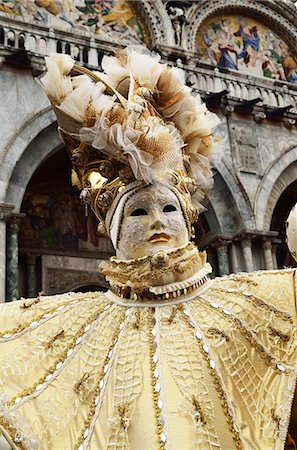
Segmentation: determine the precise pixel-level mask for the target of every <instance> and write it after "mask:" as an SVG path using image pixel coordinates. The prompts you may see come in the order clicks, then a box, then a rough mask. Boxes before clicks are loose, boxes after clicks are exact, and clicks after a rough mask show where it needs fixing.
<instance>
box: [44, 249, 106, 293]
mask: <svg viewBox="0 0 297 450" xmlns="http://www.w3.org/2000/svg"><path fill="white" fill-rule="evenodd" d="M98 263H99V260H96V259H90V258H76V257H68V256H53V255H43V256H42V291H43V292H44V293H45V294H46V295H53V294H57V293H63V292H68V291H71V290H74V289H76V288H77V287H78V286H84V285H98V290H100V286H101V287H107V283H106V281H105V279H104V277H103V276H102V275H101V274H100V273H99V271H98Z"/></svg>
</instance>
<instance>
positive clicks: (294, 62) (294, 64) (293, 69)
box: [282, 49, 297, 84]
mask: <svg viewBox="0 0 297 450" xmlns="http://www.w3.org/2000/svg"><path fill="white" fill-rule="evenodd" d="M282 64H283V68H284V72H285V75H286V78H287V80H288V81H289V83H294V84H297V59H296V57H295V56H294V54H293V52H292V51H291V50H289V49H288V51H287V54H285V55H284V56H282Z"/></svg>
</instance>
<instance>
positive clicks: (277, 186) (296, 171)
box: [255, 146, 297, 231]
mask: <svg viewBox="0 0 297 450" xmlns="http://www.w3.org/2000/svg"><path fill="white" fill-rule="evenodd" d="M296 179H297V146H293V147H290V148H289V149H288V150H287V151H286V152H284V153H283V154H282V155H281V156H280V157H279V158H277V159H276V160H274V161H273V163H271V164H270V166H269V167H268V168H267V170H266V172H265V174H264V176H263V178H262V181H261V184H260V186H259V188H258V190H257V193H256V197H255V215H256V220H257V228H258V229H259V230H263V231H269V230H270V224H271V219H272V214H273V211H274V208H275V206H276V203H277V201H278V199H279V197H280V196H281V194H282V193H283V192H284V190H285V189H286V188H287V187H288V186H289V185H290V184H291V183H292V182H293V181H295V180H296Z"/></svg>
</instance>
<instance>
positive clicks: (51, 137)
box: [4, 122, 63, 212]
mask: <svg viewBox="0 0 297 450" xmlns="http://www.w3.org/2000/svg"><path fill="white" fill-rule="evenodd" d="M62 146H63V144H62V142H61V139H60V138H59V135H58V133H57V124H56V122H54V123H53V124H51V125H50V126H49V127H47V128H46V129H44V130H43V131H42V132H40V133H39V134H38V136H36V137H35V138H34V139H33V140H32V141H31V142H30V144H29V145H28V146H27V147H26V149H25V151H24V152H23V153H22V155H21V158H20V159H19V160H18V162H17V163H16V165H15V166H14V168H13V171H12V173H11V177H10V179H9V182H8V185H7V190H6V195H5V198H4V202H6V203H10V204H13V205H14V206H15V210H14V212H19V211H20V208H21V204H22V200H23V196H24V193H25V190H26V188H27V185H28V183H29V181H30V179H31V177H32V175H33V174H34V172H35V171H36V169H37V168H38V166H39V165H40V164H42V163H43V162H44V161H45V160H46V159H47V158H48V157H49V156H50V155H52V154H53V153H55V152H56V151H57V150H59V149H60V148H61V147H62Z"/></svg>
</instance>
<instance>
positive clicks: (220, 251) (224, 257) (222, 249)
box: [212, 239, 230, 276]
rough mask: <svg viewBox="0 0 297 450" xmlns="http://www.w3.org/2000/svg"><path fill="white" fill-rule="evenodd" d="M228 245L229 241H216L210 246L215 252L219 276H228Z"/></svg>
mask: <svg viewBox="0 0 297 450" xmlns="http://www.w3.org/2000/svg"><path fill="white" fill-rule="evenodd" d="M229 244H230V241H227V240H225V239H217V240H216V241H215V242H214V243H213V244H212V245H213V246H214V247H215V248H216V250H217V255H218V265H219V273H220V275H221V276H222V275H229V274H230V265H229V255H228V245H229Z"/></svg>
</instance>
